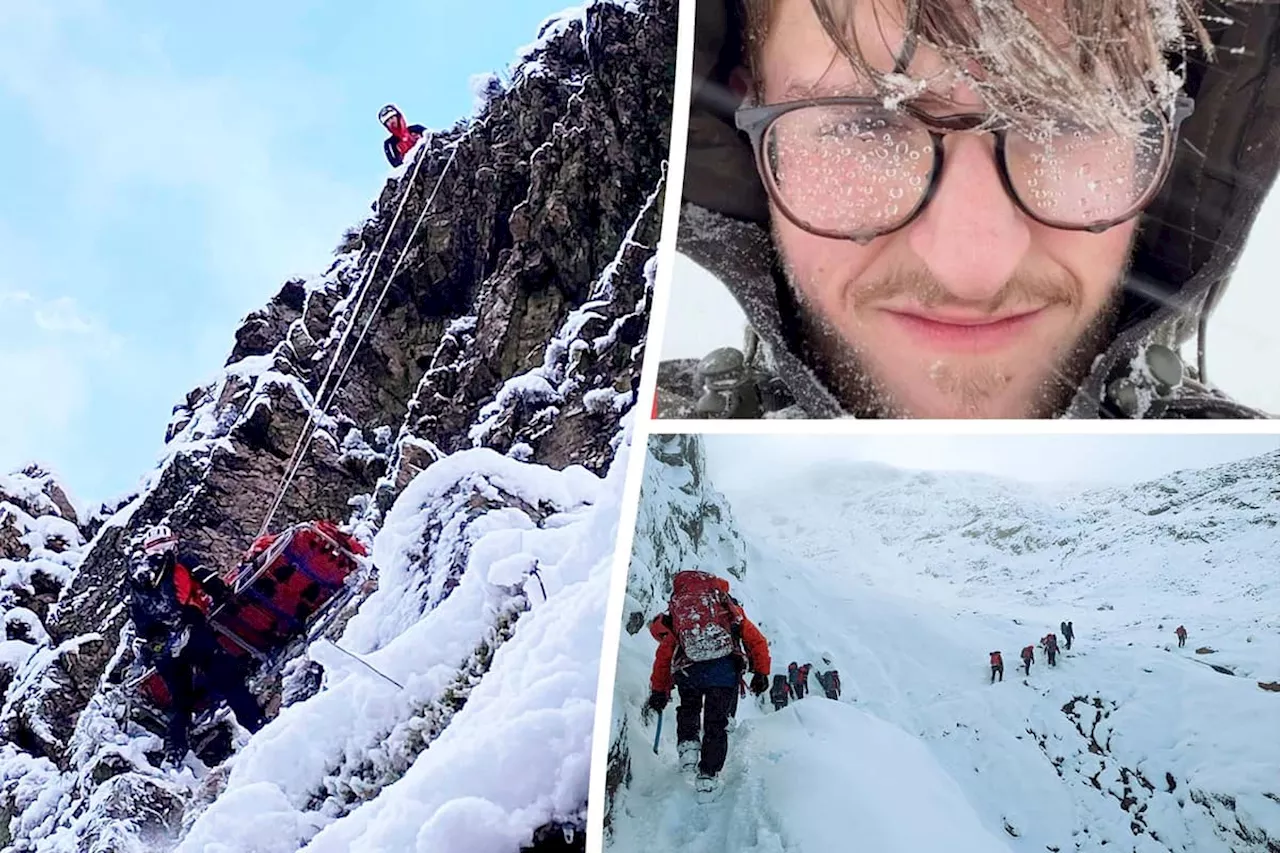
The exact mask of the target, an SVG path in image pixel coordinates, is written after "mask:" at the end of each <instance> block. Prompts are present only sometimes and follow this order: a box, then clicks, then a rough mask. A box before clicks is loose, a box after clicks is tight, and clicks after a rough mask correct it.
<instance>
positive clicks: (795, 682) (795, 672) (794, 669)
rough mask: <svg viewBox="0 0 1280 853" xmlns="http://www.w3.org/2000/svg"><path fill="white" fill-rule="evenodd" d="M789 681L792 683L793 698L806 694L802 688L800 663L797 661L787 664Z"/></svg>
mask: <svg viewBox="0 0 1280 853" xmlns="http://www.w3.org/2000/svg"><path fill="white" fill-rule="evenodd" d="M787 683H788V684H790V685H791V698H793V699H799V698H800V697H801V696H803V695H804V693H802V692H801V690H800V664H798V663H796V662H795V661H792V662H791V663H789V664H787Z"/></svg>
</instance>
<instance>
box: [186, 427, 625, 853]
mask: <svg viewBox="0 0 1280 853" xmlns="http://www.w3.org/2000/svg"><path fill="white" fill-rule="evenodd" d="M625 471H626V452H625V450H624V451H623V452H621V453H620V454H619V456H618V457H616V459H615V463H614V466H613V468H612V469H611V473H610V474H609V477H608V478H607V479H605V480H600V479H599V478H597V477H595V476H594V475H592V474H590V473H589V472H587V471H586V470H585V469H581V468H569V469H565V470H563V471H555V470H552V469H549V468H545V467H543V466H537V465H528V464H525V463H522V462H518V461H516V460H513V459H510V458H508V457H503V456H501V455H499V454H496V453H494V452H493V451H490V450H484V449H478V450H473V451H465V452H463V453H460V454H455V455H454V456H451V457H447V458H446V459H444V460H442V461H441V462H439V463H437V464H436V465H433V466H432V467H431V468H429V469H428V470H427V471H426V472H424V473H423V474H422V475H420V476H419V477H418V478H417V479H416V480H415V481H414V482H413V483H412V484H411V485H410V487H409V488H408V489H407V490H406V491H405V493H404V494H403V495H402V496H401V497H400V499H399V500H398V501H397V502H396V504H395V506H394V507H393V508H392V510H391V512H390V513H389V515H388V518H387V521H386V524H385V526H384V528H383V530H382V532H381V533H379V535H378V536H377V538H376V539H375V540H374V558H375V560H377V561H378V563H379V565H381V566H383V567H385V570H384V574H383V576H382V577H383V581H382V586H380V588H379V589H378V591H377V592H376V593H374V595H372V596H371V597H370V598H369V600H368V601H367V602H366V603H365V604H364V605H363V606H362V607H361V609H360V612H359V613H358V614H357V616H356V617H355V618H354V619H353V620H352V621H351V623H350V624H349V625H348V626H347V629H346V631H345V633H344V635H343V637H342V638H341V639H340V640H339V645H340V646H342V647H343V648H345V649H346V650H348V651H351V652H354V653H356V654H359V655H362V656H363V659H364V660H365V661H367V662H368V663H369V664H370V665H372V666H374V667H376V668H377V669H378V670H380V671H381V672H383V673H385V674H386V675H387V676H388V677H390V678H391V679H393V680H394V681H396V682H399V683H400V684H402V685H404V689H403V690H400V689H399V688H397V687H396V686H395V685H393V684H391V683H389V682H388V681H386V680H384V679H382V678H379V677H377V676H375V675H372V674H371V673H369V672H368V671H367V670H365V669H364V668H363V667H361V666H360V665H359V664H356V663H353V662H352V661H350V660H349V659H344V656H342V655H341V654H340V653H337V652H335V651H333V650H331V649H328V648H326V646H325V644H318V645H317V646H313V647H312V649H311V654H312V656H313V657H315V658H317V659H318V660H321V661H322V662H323V663H324V664H325V666H326V670H327V677H328V683H327V684H326V689H325V690H324V691H323V692H321V693H320V694H318V695H317V696H315V697H313V698H312V699H309V700H308V701H306V702H302V703H300V704H298V705H295V706H291V707H289V708H286V709H285V710H284V711H283V712H282V713H281V715H280V716H279V717H278V718H277V719H275V720H273V721H272V722H271V723H270V724H269V725H268V727H267V728H266V729H264V730H263V731H262V732H261V733H260V734H259V735H257V736H256V737H254V738H253V739H252V740H251V741H250V743H249V745H248V746H247V747H246V748H245V749H244V750H243V751H242V752H241V753H240V754H238V755H237V756H235V757H234V758H232V759H231V760H230V761H229V762H228V766H229V768H230V775H229V778H228V781H227V788H226V792H225V793H224V794H223V795H222V796H221V797H220V798H219V799H218V800H216V801H215V802H214V804H213V805H212V806H211V807H210V808H209V809H208V810H207V811H206V812H205V813H204V814H203V815H202V816H201V817H200V818H199V820H198V821H196V823H195V824H194V826H193V827H192V828H191V831H190V832H189V833H188V835H187V837H186V839H185V840H184V842H183V844H182V845H181V846H180V847H179V848H178V849H179V850H180V851H187V853H194V851H204V853H231V851H234V850H243V849H254V850H262V851H275V850H279V851H293V850H307V851H317V853H318V851H345V850H362V851H369V853H375V851H388V853H390V851H408V850H422V851H430V850H438V849H442V846H453V845H461V846H460V847H458V848H457V849H467V850H474V851H477V853H482V852H483V851H494V853H498V851H509V850H513V849H516V848H518V847H520V846H522V845H525V844H527V843H528V842H529V841H530V839H531V837H532V835H533V831H534V830H535V829H537V828H538V827H540V826H542V825H544V824H546V823H549V822H551V821H553V820H568V819H570V818H572V817H574V816H575V814H576V813H577V811H578V809H579V808H580V806H581V804H582V803H583V802H584V801H585V797H586V785H587V764H588V758H589V752H590V742H591V728H592V721H593V717H594V713H595V710H594V697H595V690H596V671H597V669H598V665H599V659H598V650H599V648H600V642H601V634H600V631H601V627H600V626H601V624H602V622H603V619H604V603H605V600H606V598H607V587H608V582H609V567H610V561H611V560H612V555H613V542H614V539H615V538H616V534H617V518H618V500H619V496H620V493H621V484H622V479H623V478H624V476H625ZM460 481H461V482H467V483H469V484H470V485H473V486H474V487H475V491H473V490H472V489H464V490H461V491H460V490H458V488H457V484H458V483H459V482H460ZM496 490H501V491H502V492H504V493H506V494H508V495H514V496H515V497H517V498H519V499H520V500H522V501H524V502H525V503H526V504H527V505H529V506H531V507H547V506H554V507H555V511H554V512H551V513H549V514H547V515H546V517H545V518H543V519H541V523H538V522H536V521H534V520H533V519H532V518H530V515H531V514H532V513H526V512H524V511H522V510H519V509H516V508H514V507H512V506H509V505H503V506H497V507H495V508H493V509H490V510H488V511H486V512H484V513H482V514H480V515H478V516H474V517H472V518H470V519H467V518H466V513H465V512H459V511H458V504H461V503H465V502H467V501H470V500H471V496H472V495H473V494H475V493H476V492H478V493H480V494H482V495H486V496H488V497H496ZM504 503H505V502H504ZM427 516H438V517H441V518H445V519H448V520H449V521H448V522H447V524H446V529H445V531H444V533H443V535H442V536H441V538H440V539H439V540H438V541H436V542H434V543H432V545H433V547H432V548H431V549H430V553H424V549H423V548H422V542H421V536H420V532H421V531H422V530H423V529H424V527H428V526H429V523H428V522H427V521H426V518H425V517H427ZM459 551H469V553H468V556H467V557H466V559H465V569H464V570H463V571H462V572H461V574H460V577H459V576H458V575H457V574H451V573H449V572H447V571H444V572H442V571H440V569H442V568H446V569H447V567H448V566H449V565H450V562H451V559H452V558H453V557H454V555H456V554H457V553H458V552H459ZM535 567H537V570H538V574H537V577H533V576H532V575H531V574H530V571H531V570H532V569H534V568H535ZM455 583H456V586H451V585H452V584H455ZM544 591H545V592H544ZM526 611H527V614H526ZM495 648H496V650H495ZM469 658H472V659H473V662H472V665H471V666H470V669H471V670H473V671H474V672H475V675H476V678H475V679H474V684H471V683H461V684H460V683H459V679H458V671H459V669H462V670H463V671H464V672H465V671H467V670H468V666H467V665H465V663H464V665H463V666H461V667H460V666H459V662H466V661H467V660H468V659H469ZM490 658H491V660H490ZM480 674H484V675H485V677H484V678H483V679H481V678H479V675H480ZM460 700H461V701H460ZM462 702H465V704H462ZM424 727H425V728H429V729H439V728H443V732H442V733H441V734H440V735H439V737H438V738H436V739H435V740H434V741H432V742H431V743H430V744H429V747H428V746H427V745H426V744H424V743H422V742H421V741H422V740H423V735H422V733H421V731H420V730H421V729H422V728H424ZM415 748H416V749H417V750H419V751H418V752H417V753H416V754H415V752H414V750H415ZM396 763H402V764H406V765H407V769H406V768H399V773H400V774H402V775H399V774H397V775H398V776H399V778H395V779H394V781H388V780H385V779H380V778H379V777H380V776H381V775H382V774H384V773H385V771H386V768H387V767H388V766H391V765H395V764H396ZM517 767H518V768H520V771H521V772H520V773H518V774H513V773H512V772H511V770H512V769H513V768H517ZM285 770H287V772H282V771H285ZM389 775H390V774H388V776H389ZM380 783H381V785H382V786H383V787H379V785H380ZM264 803H265V804H268V806H269V807H268V808H265V809H264V808H263V804H264ZM317 829H319V830H320V831H319V832H317V831H316V830H317ZM239 845H252V846H251V848H250V847H245V846H239Z"/></svg>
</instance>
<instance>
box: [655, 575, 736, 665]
mask: <svg viewBox="0 0 1280 853" xmlns="http://www.w3.org/2000/svg"><path fill="white" fill-rule="evenodd" d="M667 612H668V613H670V614H671V626H672V629H673V630H674V631H675V633H676V637H677V639H678V640H679V641H680V648H681V649H682V650H683V651H684V655H685V657H686V658H688V659H689V660H690V661H691V662H693V663H698V662H700V661H708V660H716V659H717V658H722V657H727V656H728V655H731V654H733V653H734V652H736V651H737V650H738V630H739V623H740V622H741V621H742V609H741V608H740V607H738V606H737V605H736V604H735V603H734V602H733V599H731V598H730V597H729V583H728V581H726V580H724V578H718V577H716V576H715V575H711V574H707V573H706V572H692V571H686V572H677V573H676V576H675V578H674V579H673V581H672V584H671V601H670V602H669V603H668V611H667Z"/></svg>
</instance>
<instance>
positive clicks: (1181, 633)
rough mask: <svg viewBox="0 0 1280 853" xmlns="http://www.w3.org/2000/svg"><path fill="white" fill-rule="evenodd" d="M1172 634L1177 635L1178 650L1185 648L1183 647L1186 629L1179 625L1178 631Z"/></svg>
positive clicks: (1185, 642) (1185, 640)
mask: <svg viewBox="0 0 1280 853" xmlns="http://www.w3.org/2000/svg"><path fill="white" fill-rule="evenodd" d="M1173 633H1175V634H1177V635H1178V648H1182V647H1183V646H1185V645H1186V644H1187V629H1186V628H1184V627H1182V626H1181V625H1179V626H1178V630H1176V631H1174V632H1173Z"/></svg>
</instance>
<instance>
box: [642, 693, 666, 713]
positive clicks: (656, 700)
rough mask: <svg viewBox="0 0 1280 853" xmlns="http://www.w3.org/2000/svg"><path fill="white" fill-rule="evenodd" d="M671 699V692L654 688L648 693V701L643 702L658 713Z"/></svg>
mask: <svg viewBox="0 0 1280 853" xmlns="http://www.w3.org/2000/svg"><path fill="white" fill-rule="evenodd" d="M670 701H671V694H670V693H667V692H665V691H662V690H654V691H652V692H651V693H650V694H649V701H648V702H647V703H645V704H646V705H647V707H649V708H652V709H653V710H655V711H657V712H658V713H662V710H663V709H664V708H666V707H667V703H668V702H670Z"/></svg>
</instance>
